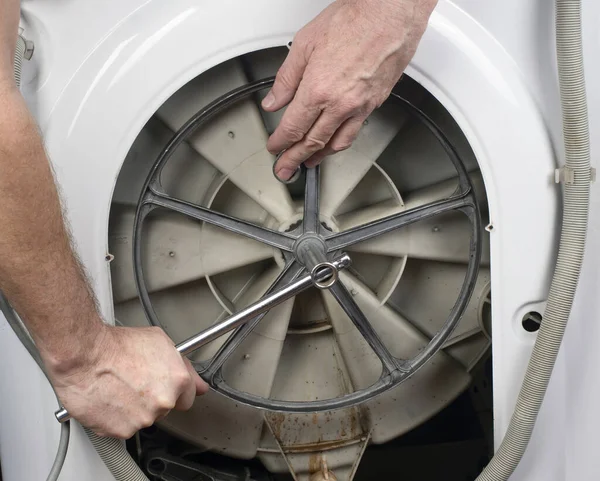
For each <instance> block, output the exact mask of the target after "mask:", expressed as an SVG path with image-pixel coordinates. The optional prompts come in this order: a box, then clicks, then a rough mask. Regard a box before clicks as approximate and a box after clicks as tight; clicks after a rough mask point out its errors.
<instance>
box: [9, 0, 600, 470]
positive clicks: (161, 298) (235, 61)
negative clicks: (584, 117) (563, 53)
mask: <svg viewBox="0 0 600 481" xmlns="http://www.w3.org/2000/svg"><path fill="white" fill-rule="evenodd" d="M328 3H329V2H327V1H324V0H304V1H293V0H289V1H287V2H276V1H272V0H253V1H246V2H242V1H239V0H223V1H221V2H198V1H193V0H172V1H169V2H160V1H152V0H120V1H117V0H104V1H103V2H75V1H72V0H71V1H69V0H63V1H55V2H48V1H46V2H45V1H41V0H24V1H23V2H22V18H21V27H22V29H23V32H22V35H23V36H24V38H26V39H27V40H28V42H30V43H28V46H29V47H30V50H32V52H31V51H30V52H29V53H30V54H31V53H32V55H31V58H30V59H29V60H26V61H24V62H23V67H22V79H21V90H22V92H23V94H24V96H25V98H26V100H27V102H28V105H29V108H30V109H31V111H32V112H33V114H34V116H35V118H36V120H37V122H38V124H39V126H40V129H41V132H42V134H43V137H44V141H45V145H46V149H47V152H48V155H49V158H50V159H51V162H52V165H53V168H54V171H55V174H56V178H57V182H58V183H59V185H60V190H61V195H62V198H63V200H64V204H65V210H66V216H67V218H68V220H69V223H70V227H71V230H72V233H73V238H74V242H75V243H76V248H77V251H78V253H79V255H80V257H81V259H82V263H83V265H84V266H85V268H86V270H87V272H88V274H89V277H90V279H91V282H92V284H93V288H94V290H95V293H96V295H97V298H98V303H99V306H100V309H101V312H102V314H103V316H104V317H105V318H106V319H107V321H108V322H111V323H114V324H117V325H124V326H147V325H149V324H153V325H158V326H161V327H162V328H163V329H165V331H166V332H167V333H168V334H169V336H170V337H171V338H172V339H173V341H174V342H176V343H177V342H181V341H183V340H185V339H187V338H188V337H190V336H192V335H193V334H195V333H197V332H199V331H202V330H203V329H206V328H208V327H210V326H211V325H213V324H215V323H217V322H219V321H221V320H223V319H225V318H227V317H228V316H229V315H231V314H234V313H235V312H238V311H239V310H240V309H243V308H244V307H246V306H248V305H250V304H251V303H253V302H255V301H257V300H259V299H261V297H262V296H264V295H266V293H268V292H271V291H274V290H277V289H278V288H280V287H282V286H284V285H285V284H286V283H290V282H292V281H293V280H294V279H298V278H299V277H300V276H302V275H303V272H304V271H305V269H306V267H305V266H302V265H301V264H300V263H298V261H297V258H296V257H297V255H296V254H297V253H296V251H295V250H294V249H295V246H296V245H297V244H298V242H299V239H304V237H305V235H306V234H307V232H308V233H311V232H312V234H315V232H316V233H317V236H316V237H318V238H319V239H322V240H323V242H324V243H325V245H326V251H327V253H328V259H329V260H331V259H333V258H334V257H336V256H341V255H344V254H346V255H348V256H349V257H350V259H351V265H350V266H349V267H348V268H347V269H344V270H343V271H341V272H340V273H339V282H338V283H336V286H339V285H340V284H341V286H342V287H341V288H340V289H338V290H336V291H334V290H328V289H321V290H320V289H317V288H310V289H307V290H304V291H303V292H301V293H299V294H297V295H296V296H295V297H293V298H290V299H288V300H286V301H285V302H283V303H281V304H279V305H278V306H276V307H275V308H273V309H271V310H269V311H268V312H267V313H266V314H264V315H263V316H261V317H259V318H256V319H255V321H253V322H252V323H250V324H249V325H247V326H245V327H240V328H238V329H237V330H234V331H232V332H229V333H227V334H224V335H222V336H221V337H219V338H218V339H216V340H215V341H213V342H212V343H210V344H208V345H206V346H204V347H203V348H201V349H199V350H197V351H195V352H194V353H193V354H192V355H191V356H190V359H191V360H192V361H193V362H194V365H195V366H196V368H197V369H198V371H199V372H201V373H202V375H203V376H204V377H205V378H206V379H208V380H210V382H211V386H212V389H211V391H210V392H209V393H208V394H207V395H205V396H202V397H200V398H198V399H197V400H196V402H195V404H194V407H193V408H192V409H191V410H190V411H189V412H184V413H180V412H173V413H171V414H170V415H169V416H168V417H167V418H165V419H164V420H162V421H160V422H158V423H157V424H156V425H155V426H153V427H151V428H148V429H145V430H142V431H141V432H139V433H138V434H136V436H134V438H132V439H131V440H128V441H127V443H124V444H123V446H122V447H123V449H125V450H126V451H127V453H128V456H130V460H131V462H133V463H135V464H136V465H137V466H139V468H140V469H141V470H142V471H143V472H144V474H145V476H147V477H148V479H152V480H157V481H188V480H199V479H202V480H205V479H206V480H214V481H236V480H240V481H241V480H245V481H250V480H255V481H259V480H288V479H294V480H296V481H316V480H320V479H330V480H340V481H342V480H344V481H350V480H352V479H356V480H375V479H401V480H413V479H419V480H422V481H423V480H424V481H428V480H433V479H436V480H437V479H446V480H454V479H456V480H458V479H460V480H465V479H469V480H472V479H475V478H476V477H477V476H478V475H479V473H480V472H481V470H482V469H483V468H484V467H485V466H486V464H487V463H488V462H489V460H490V459H491V457H492V456H493V454H494V451H495V450H497V449H499V447H500V446H501V443H502V440H503V439H504V438H505V435H506V434H507V431H508V430H509V425H510V423H511V418H512V417H513V414H514V413H515V406H516V405H517V403H518V402H517V398H518V396H519V392H520V390H521V386H522V383H523V379H524V376H525V373H526V370H527V367H528V363H529V360H530V358H531V356H532V350H533V348H534V345H535V343H536V341H537V338H538V333H539V331H540V326H544V321H545V320H546V307H547V301H548V297H549V289H550V286H551V283H552V279H553V275H554V273H555V267H556V258H557V251H558V248H559V240H560V234H561V222H562V219H563V215H562V214H563V189H564V187H565V185H566V184H569V182H570V179H571V180H572V178H571V177H570V174H572V171H570V170H569V169H568V168H565V167H564V163H565V155H564V153H563V152H564V150H565V145H564V141H563V139H564V136H563V119H562V114H561V96H560V94H559V74H558V67H557V60H556V38H555V21H556V18H555V17H556V13H555V5H554V2H548V1H544V0H526V1H524V0H504V1H502V2H501V1H497V0H488V1H486V2H482V1H478V0H452V1H450V0H440V1H439V4H438V5H437V7H436V9H435V11H434V13H433V15H432V16H431V19H430V22H429V27H428V29H427V31H426V33H425V35H424V37H423V39H422V41H421V43H420V45H419V48H418V50H417V52H416V54H415V56H414V58H413V59H412V61H411V63H410V65H409V66H408V67H407V69H406V71H405V73H404V75H403V77H402V79H401V80H400V82H399V83H398V85H397V86H396V87H395V89H394V90H393V93H392V95H391V96H390V98H389V99H388V100H387V101H386V102H385V103H384V104H383V105H382V106H381V107H380V108H378V109H376V110H375V111H374V112H373V113H372V114H371V116H370V117H369V118H368V119H367V120H366V121H365V123H364V125H363V127H362V129H361V131H360V133H359V136H358V138H357V140H356V141H355V143H354V144H353V146H352V147H351V148H350V149H348V150H346V151H344V152H340V153H338V154H336V155H334V156H331V157H329V158H327V159H326V160H325V161H324V162H323V164H322V165H321V166H320V167H319V168H318V169H307V170H305V171H303V172H302V173H301V175H300V176H299V177H298V178H297V180H295V181H294V182H291V183H289V184H284V183H281V182H279V181H278V180H276V178H275V177H274V175H273V170H272V167H273V163H274V160H275V158H274V157H273V156H272V155H271V154H269V153H268V152H267V150H266V148H265V145H266V140H267V138H268V136H269V134H270V133H272V132H273V130H274V129H275V127H276V126H277V124H278V122H279V120H280V118H281V114H282V112H277V113H267V112H265V111H264V110H263V109H261V107H260V101H261V99H262V98H264V95H266V93H267V91H268V89H269V87H270V85H272V82H273V76H274V75H275V74H276V73H277V70H278V68H279V66H280V65H281V63H282V62H283V60H284V59H285V57H286V55H287V53H288V47H289V43H290V42H291V41H293V38H294V35H295V33H296V32H297V31H298V30H299V29H300V28H302V26H304V25H305V24H306V23H307V22H309V21H310V20H311V19H312V18H314V17H315V16H316V15H317V14H318V13H319V12H320V11H321V10H322V9H323V8H325V7H326V6H327V4H328ZM582 4H583V5H582V8H583V14H582V18H583V46H584V61H585V78H586V81H587V85H588V92H587V95H588V101H587V105H588V109H589V125H590V132H591V143H592V147H594V146H595V145H597V144H598V133H597V132H599V128H598V124H599V122H600V118H599V116H600V108H599V107H598V106H599V105H600V103H599V102H598V101H599V100H600V99H599V94H598V92H597V90H595V86H596V85H598V83H599V82H600V67H599V65H600V63H599V61H598V59H599V58H600V39H599V37H598V34H597V28H596V25H597V23H598V21H600V5H599V4H598V2H595V1H594V0H583V2H582ZM592 152H593V151H592ZM591 190H592V202H591V211H590V224H589V225H590V229H589V238H588V250H587V252H586V257H585V263H584V267H583V272H582V275H581V279H580V282H579V290H578V294H577V298H576V302H575V305H574V308H573V311H572V315H571V318H570V322H569V328H568V329H567V333H566V337H565V340H564V342H563V344H562V347H561V350H560V353H559V356H558V360H557V361H556V364H555V366H554V369H553V370H552V378H551V381H550V385H549V388H548V391H547V394H546V396H545V398H544V402H543V404H542V407H541V410H540V413H539V415H538V416H537V422H536V424H535V428H534V429H533V435H532V437H531V440H530V442H529V444H528V447H527V449H526V451H525V455H524V457H523V459H522V460H521V462H520V463H519V465H518V467H517V469H516V471H515V473H514V475H512V477H511V478H510V479H512V480H515V481H520V480H527V481H541V480H543V481H559V480H560V481H562V480H574V479H578V480H588V479H590V480H591V479H597V478H598V476H600V463H599V461H598V457H597V456H595V452H594V451H595V450H594V442H593V441H594V439H595V437H596V436H595V434H596V432H597V427H598V426H600V415H599V414H598V409H597V408H596V406H597V405H598V403H597V400H598V397H599V395H600V381H599V380H598V379H597V376H596V371H597V370H596V369H595V368H594V366H596V365H598V361H599V359H598V358H599V356H600V354H598V350H597V349H596V348H595V346H596V344H597V341H598V340H600V329H599V328H598V325H597V324H598V323H597V322H596V317H597V315H598V312H599V311H598V309H597V307H596V303H597V290H598V287H599V286H598V279H597V274H596V272H597V266H598V259H596V258H595V253H594V248H593V246H594V244H595V241H597V240H598V239H597V237H598V232H597V229H596V228H595V227H594V219H596V220H598V216H599V215H600V214H599V213H598V212H597V209H596V207H597V202H598V201H597V199H596V198H595V197H594V194H593V191H594V188H593V185H592V189H591ZM311 199H312V200H311ZM311 202H312V203H313V204H311ZM309 204H310V205H313V206H314V205H317V206H318V216H316V217H315V216H313V225H312V228H311V229H312V230H311V229H308V228H307V226H306V224H307V223H306V222H305V215H304V212H305V211H307V212H309V211H310V205H309ZM353 313H354V314H353ZM357 319H359V321H361V320H364V321H365V322H364V323H363V322H362V321H361V322H357ZM0 326H1V329H2V336H0V343H1V349H0V357H1V362H0V373H1V381H0V399H1V401H2V410H1V411H0V454H1V463H2V476H3V479H4V480H5V481H24V480H28V481H34V480H42V479H46V475H47V473H48V472H49V470H50V467H51V466H52V463H53V461H54V457H55V454H56V449H57V446H58V443H59V437H60V432H61V427H60V424H59V423H58V422H57V420H56V418H55V416H54V412H55V411H56V410H57V408H58V405H57V402H56V398H55V396H54V394H53V391H52V389H51V386H50V385H49V384H48V382H47V380H46V378H45V377H44V375H43V373H42V372H41V371H40V369H39V367H38V366H37V365H36V363H35V362H34V361H33V360H32V358H31V356H30V355H29V353H28V352H27V350H26V349H25V347H24V346H23V345H22V344H21V343H20V342H19V340H18V338H17V337H16V336H15V335H14V333H13V332H12V330H11V329H10V327H9V326H8V324H7V323H6V322H4V320H3V322H2V324H1V325H0ZM390 366H392V367H390ZM517 411H518V410H517ZM517 416H518V413H517ZM519 419H520V418H517V421H516V424H517V425H519V422H520V421H519ZM513 422H514V421H513ZM522 422H523V423H525V422H527V421H526V420H525V418H523V421H522ZM104 456H106V454H104ZM114 469H115V468H114V466H113V467H111V468H110V469H109V467H107V464H106V463H105V460H104V461H103V459H102V458H101V455H100V454H99V450H96V449H95V448H94V444H93V443H92V442H91V440H90V438H89V437H88V435H87V434H86V432H85V431H84V430H83V429H82V428H81V426H79V425H78V424H77V423H76V422H74V421H72V422H71V439H70V444H69V450H68V454H67V457H66V461H65V463H64V466H63V468H62V474H61V477H60V478H59V479H60V480H64V481H88V480H89V481H92V480H93V481H111V480H114V479H142V478H126V477H121V478H119V477H118V476H117V477H115V476H116V475H115V474H114ZM111 470H112V472H111ZM489 479H496V478H489ZM498 479H500V478H498Z"/></svg>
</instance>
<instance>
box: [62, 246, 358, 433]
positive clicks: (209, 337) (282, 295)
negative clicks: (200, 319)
mask: <svg viewBox="0 0 600 481" xmlns="http://www.w3.org/2000/svg"><path fill="white" fill-rule="evenodd" d="M350 264H351V260H350V257H349V256H348V255H347V254H342V255H340V256H339V257H337V258H336V259H335V260H334V261H333V262H323V263H321V264H319V265H317V266H315V268H313V269H312V270H311V272H310V274H306V275H304V276H302V277H301V278H300V279H298V280H296V281H294V282H292V283H291V284H288V285H287V286H285V287H283V288H281V289H279V290H277V291H275V292H273V293H272V294H269V295H267V296H265V297H263V298H262V299H259V300H258V301H256V302H255V303H253V304H250V305H249V306H248V307H246V308H244V309H242V310H241V311H239V312H237V313H235V314H233V315H232V316H229V317H228V318H226V319H224V320H223V321H221V322H219V323H217V324H215V325H214V326H211V327H209V328H208V329H205V330H204V331H202V332H199V333H198V334H196V335H194V336H192V337H190V338H189V339H186V340H185V341H183V342H181V343H179V344H177V346H175V348H176V349H177V351H179V353H180V354H181V355H182V356H187V355H188V354H191V353H192V352H194V351H195V350H197V349H199V348H201V347H202V346H204V345H206V344H208V343H209V342H211V341H214V340H215V339H217V338H219V337H221V336H222V335H223V334H225V333H227V332H229V331H232V330H233V329H235V328H237V327H239V326H241V325H243V324H245V323H247V322H249V321H250V320H252V319H254V318H255V317H256V316H259V315H260V314H263V313H265V312H267V311H269V310H270V309H273V308H274V307H275V306H278V305H279V304H281V303H282V302H285V301H287V300H288V299H291V298H292V297H294V296H297V295H298V294H300V293H301V292H302V291H305V290H306V289H308V288H309V287H311V286H313V285H315V286H317V287H319V288H320V289H323V288H328V287H330V286H331V285H333V284H334V283H335V282H336V281H337V278H338V271H340V270H341V269H345V268H346V267H348V266H350ZM330 278H332V279H333V282H332V283H331V284H329V283H327V281H328V279H330ZM324 283H326V284H324ZM54 415H55V416H56V419H57V420H58V422H59V423H64V422H65V421H68V420H69V419H71V415H70V414H69V412H68V411H67V410H66V409H65V408H62V409H59V410H58V411H56V413H54Z"/></svg>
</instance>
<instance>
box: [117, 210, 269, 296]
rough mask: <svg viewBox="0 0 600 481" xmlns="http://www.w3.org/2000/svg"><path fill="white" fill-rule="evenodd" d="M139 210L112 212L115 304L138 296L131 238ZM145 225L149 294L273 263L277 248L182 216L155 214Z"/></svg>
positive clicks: (146, 271) (145, 263)
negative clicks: (271, 261)
mask: <svg viewBox="0 0 600 481" xmlns="http://www.w3.org/2000/svg"><path fill="white" fill-rule="evenodd" d="M134 216H135V211H134V210H133V209H131V208H122V209H120V210H119V209H117V208H116V206H115V207H114V208H113V216H112V218H111V225H110V240H109V244H110V252H111V254H112V255H114V256H115V258H116V259H118V262H114V263H113V264H112V265H111V274H112V285H113V295H114V300H115V302H123V301H125V300H127V299H132V298H134V297H136V296H137V288H136V286H135V282H134V277H133V258H132V245H133V243H132V235H133V227H132V226H133V222H134ZM145 222H146V225H145V226H144V232H143V233H144V236H145V238H144V242H143V246H142V249H143V256H144V257H143V260H144V262H143V269H144V278H145V280H146V285H147V287H148V290H149V291H150V292H154V291H158V290H162V289H167V288H169V287H172V286H175V285H179V284H183V283H187V282H190V281H193V280H195V279H199V278H202V277H204V276H207V275H215V274H218V273H221V272H225V271H228V270H231V269H235V268H238V267H241V266H245V265H249V264H253V263H255V262H259V261H262V260H264V259H268V258H269V257H272V256H273V252H274V251H273V249H272V248H271V247H269V246H266V245H264V244H261V243H259V242H256V241H254V240H252V239H248V238H246V237H243V236H240V235H236V234H233V233H231V232H228V231H225V230H223V229H218V228H216V227H214V226H211V225H207V224H205V225H201V224H200V223H198V222H195V221H191V220H189V219H187V218H185V217H183V216H179V215H173V214H168V215H160V216H159V215H156V216H155V215H152V216H151V217H149V218H148V219H147V220H146V221H145Z"/></svg>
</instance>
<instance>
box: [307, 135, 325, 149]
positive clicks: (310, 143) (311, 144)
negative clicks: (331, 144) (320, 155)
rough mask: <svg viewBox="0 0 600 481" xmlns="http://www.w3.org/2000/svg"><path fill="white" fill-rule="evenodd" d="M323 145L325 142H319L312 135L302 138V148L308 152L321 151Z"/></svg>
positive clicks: (319, 140)
mask: <svg viewBox="0 0 600 481" xmlns="http://www.w3.org/2000/svg"><path fill="white" fill-rule="evenodd" d="M325 144H326V142H325V141H324V140H321V139H319V138H317V137H315V136H312V135H307V136H306V137H305V138H304V146H305V147H306V150H308V151H309V152H316V151H317V150H322V149H323V148H324V147H325Z"/></svg>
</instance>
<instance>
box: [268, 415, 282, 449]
mask: <svg viewBox="0 0 600 481" xmlns="http://www.w3.org/2000/svg"><path fill="white" fill-rule="evenodd" d="M269 418H270V419H269V424H270V425H271V430H272V431H273V435H274V436H275V438H276V439H277V440H278V441H279V442H281V432H282V430H283V424H284V423H285V414H283V413H272V414H270V415H269Z"/></svg>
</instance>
